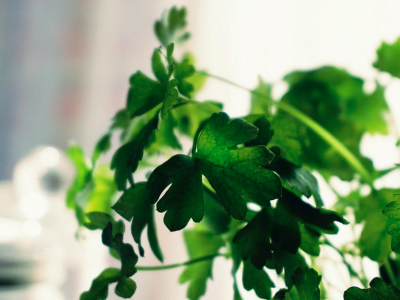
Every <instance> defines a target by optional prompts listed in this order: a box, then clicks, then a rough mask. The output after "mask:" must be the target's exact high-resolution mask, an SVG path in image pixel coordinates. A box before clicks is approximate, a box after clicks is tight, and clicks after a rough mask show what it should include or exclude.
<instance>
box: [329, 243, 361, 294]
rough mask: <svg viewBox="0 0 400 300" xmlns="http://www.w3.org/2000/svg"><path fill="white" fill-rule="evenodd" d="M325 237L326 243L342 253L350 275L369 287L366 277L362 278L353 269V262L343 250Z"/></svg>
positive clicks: (341, 255)
mask: <svg viewBox="0 0 400 300" xmlns="http://www.w3.org/2000/svg"><path fill="white" fill-rule="evenodd" d="M324 239H325V241H324V244H325V245H327V246H329V247H331V248H332V249H334V250H335V251H336V252H337V253H338V254H339V255H340V257H341V258H342V262H343V264H344V265H345V266H346V267H347V270H348V271H349V274H350V277H355V278H357V279H358V280H359V281H360V282H361V284H362V285H363V286H364V288H368V280H367V279H366V278H362V277H361V276H360V275H358V273H357V272H356V271H355V270H354V269H353V267H352V266H351V264H349V263H348V262H347V260H346V257H345V256H344V254H343V253H342V251H340V249H338V248H336V247H335V246H334V245H333V244H332V243H331V242H330V241H329V240H328V239H327V238H326V237H324Z"/></svg>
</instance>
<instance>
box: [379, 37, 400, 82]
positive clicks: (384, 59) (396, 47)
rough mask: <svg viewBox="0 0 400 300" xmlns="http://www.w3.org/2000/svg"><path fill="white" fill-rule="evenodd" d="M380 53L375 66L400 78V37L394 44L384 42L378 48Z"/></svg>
mask: <svg viewBox="0 0 400 300" xmlns="http://www.w3.org/2000/svg"><path fill="white" fill-rule="evenodd" d="M376 54H377V55H378V58H377V60H376V61H375V62H374V64H373V66H374V67H375V68H377V69H379V70H380V71H383V72H388V73H389V74H390V75H392V76H394V77H398V78H400V61H399V57H400V38H399V39H397V41H395V42H394V43H392V44H389V43H385V42H383V43H382V44H381V46H380V47H379V48H378V50H376Z"/></svg>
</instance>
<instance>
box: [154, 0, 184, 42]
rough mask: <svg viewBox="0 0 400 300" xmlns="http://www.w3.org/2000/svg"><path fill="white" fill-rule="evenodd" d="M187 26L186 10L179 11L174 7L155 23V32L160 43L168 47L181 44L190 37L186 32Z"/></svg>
mask: <svg viewBox="0 0 400 300" xmlns="http://www.w3.org/2000/svg"><path fill="white" fill-rule="evenodd" d="M186 25H187V23H186V8H184V7H182V8H181V9H178V8H176V7H175V6H174V7H172V8H171V9H170V10H169V11H168V12H164V14H163V15H162V18H161V19H160V20H158V21H156V22H155V24H154V31H155V34H156V36H157V38H158V40H159V41H160V43H161V44H162V45H163V46H164V47H167V46H168V45H169V44H170V43H176V44H179V43H181V42H184V41H185V40H187V39H188V38H189V37H190V34H189V33H188V32H185V28H186Z"/></svg>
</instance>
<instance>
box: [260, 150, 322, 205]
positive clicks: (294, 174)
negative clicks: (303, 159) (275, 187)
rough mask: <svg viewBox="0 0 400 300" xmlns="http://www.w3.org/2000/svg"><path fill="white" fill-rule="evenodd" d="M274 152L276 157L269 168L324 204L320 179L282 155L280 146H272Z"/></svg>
mask: <svg viewBox="0 0 400 300" xmlns="http://www.w3.org/2000/svg"><path fill="white" fill-rule="evenodd" d="M270 150H271V151H272V152H273V153H274V154H275V158H274V160H273V161H272V163H271V165H270V166H269V167H268V169H270V170H273V171H275V172H277V173H278V174H279V176H280V177H281V179H283V181H284V182H285V183H287V185H288V186H285V187H287V188H290V189H291V190H292V191H293V189H297V190H298V191H299V192H300V193H301V194H302V195H304V196H306V197H307V198H310V197H311V196H314V198H315V199H316V200H317V201H318V202H319V203H321V204H322V199H321V196H320V194H319V187H318V181H317V179H316V178H315V177H314V175H312V174H311V173H310V172H309V171H307V170H306V169H304V168H299V167H297V166H296V165H294V164H292V163H290V162H289V161H287V160H285V159H283V158H282V157H281V149H280V148H278V147H272V148H271V149H270Z"/></svg>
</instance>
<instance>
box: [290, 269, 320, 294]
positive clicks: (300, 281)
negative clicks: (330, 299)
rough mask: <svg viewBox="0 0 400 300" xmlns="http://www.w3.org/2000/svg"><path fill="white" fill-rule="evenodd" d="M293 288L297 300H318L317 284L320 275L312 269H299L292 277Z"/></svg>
mask: <svg viewBox="0 0 400 300" xmlns="http://www.w3.org/2000/svg"><path fill="white" fill-rule="evenodd" d="M292 280H293V283H294V287H293V288H292V289H293V290H295V292H296V293H297V295H298V299H299V300H320V291H319V287H318V286H319V283H320V282H321V275H318V273H317V272H316V271H315V270H314V269H302V268H299V269H297V270H296V271H295V272H294V275H293V276H292ZM285 299H286V298H285Z"/></svg>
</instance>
